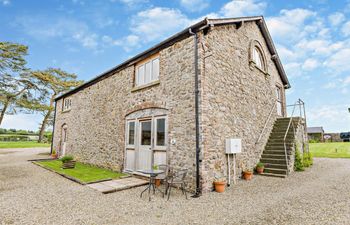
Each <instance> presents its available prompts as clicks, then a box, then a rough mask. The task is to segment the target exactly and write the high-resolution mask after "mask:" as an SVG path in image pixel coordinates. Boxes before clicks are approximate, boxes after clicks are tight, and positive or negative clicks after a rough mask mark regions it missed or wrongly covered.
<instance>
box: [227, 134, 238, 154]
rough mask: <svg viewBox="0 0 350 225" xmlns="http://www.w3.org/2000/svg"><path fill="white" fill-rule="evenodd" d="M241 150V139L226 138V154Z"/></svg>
mask: <svg viewBox="0 0 350 225" xmlns="http://www.w3.org/2000/svg"><path fill="white" fill-rule="evenodd" d="M240 152H242V141H241V139H240V138H229V139H226V154H234V153H240Z"/></svg>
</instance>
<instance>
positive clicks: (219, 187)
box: [214, 181, 226, 193]
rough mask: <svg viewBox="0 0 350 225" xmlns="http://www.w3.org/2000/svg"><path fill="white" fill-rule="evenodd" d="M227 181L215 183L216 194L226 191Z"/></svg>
mask: <svg viewBox="0 0 350 225" xmlns="http://www.w3.org/2000/svg"><path fill="white" fill-rule="evenodd" d="M225 186H226V182H225V181H214V188H215V191H216V192H219V193H222V192H224V191H225Z"/></svg>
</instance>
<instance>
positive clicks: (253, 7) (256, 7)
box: [220, 0, 267, 17]
mask: <svg viewBox="0 0 350 225" xmlns="http://www.w3.org/2000/svg"><path fill="white" fill-rule="evenodd" d="M266 6H267V4H266V3H265V2H261V1H257V0H232V1H230V2H228V3H226V4H225V5H224V6H223V7H222V8H221V10H220V14H222V15H223V16H224V17H241V16H258V15H262V14H264V11H265V8H266Z"/></svg>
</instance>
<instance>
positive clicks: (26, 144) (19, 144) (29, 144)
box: [0, 141, 50, 148]
mask: <svg viewBox="0 0 350 225" xmlns="http://www.w3.org/2000/svg"><path fill="white" fill-rule="evenodd" d="M35 147H50V144H46V143H38V142H36V141H13V142H12V141H9V142H7V141H3V142H0V148H35Z"/></svg>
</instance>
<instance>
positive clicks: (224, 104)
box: [201, 22, 285, 191]
mask: <svg viewBox="0 0 350 225" xmlns="http://www.w3.org/2000/svg"><path fill="white" fill-rule="evenodd" d="M252 40H257V41H258V42H259V43H260V44H261V45H262V47H263V51H264V53H265V56H266V59H267V66H268V73H269V75H265V74H264V73H263V72H262V71H260V70H259V69H257V68H255V67H250V65H249V49H250V48H249V45H250V42H251V41H252ZM201 42H202V49H203V51H205V52H204V53H203V54H202V63H203V65H202V67H203V68H204V71H202V74H201V76H202V78H201V85H202V90H203V92H204V95H203V99H202V112H203V114H202V117H203V118H202V123H203V125H202V128H203V137H202V138H203V149H202V151H203V153H202V154H203V163H202V174H201V175H202V182H203V190H204V191H208V190H210V189H211V188H212V181H213V179H214V176H215V175H216V174H223V175H225V176H227V160H226V154H225V139H226V138H241V139H242V153H240V154H238V156H237V162H238V163H237V170H238V175H239V176H240V174H241V171H242V169H252V168H253V167H254V166H255V165H256V163H257V162H258V161H259V159H260V157H261V154H262V151H263V149H264V146H265V144H266V142H267V140H268V137H269V134H270V132H271V130H272V127H273V123H274V121H275V119H276V117H277V110H274V112H273V114H272V117H271V119H270V120H269V121H268V125H267V129H266V130H265V131H264V132H263V127H264V124H265V122H266V120H267V118H268V115H269V112H270V110H271V108H272V107H273V105H274V104H276V95H275V88H276V85H279V86H280V87H283V83H282V81H281V79H280V76H279V74H278V71H277V68H276V66H275V64H274V62H273V61H272V60H271V55H270V53H269V50H268V49H267V45H266V42H265V40H264V38H263V36H262V34H261V32H260V30H259V28H258V26H257V24H256V23H254V22H249V23H244V24H243V26H242V27H240V28H239V29H236V28H235V26H218V27H214V29H212V30H211V31H209V33H208V34H207V35H206V36H203V37H202V39H201ZM282 89H283V94H282V96H283V98H284V102H285V97H284V96H285V95H284V88H282ZM283 108H285V105H284V106H283ZM284 111H285V109H284ZM261 132H263V135H262V138H261V141H260V142H259V143H256V141H257V139H258V137H259V135H260V133H261ZM231 158H232V157H231ZM231 165H232V163H231ZM232 174H233V173H232V172H231V175H232Z"/></svg>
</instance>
